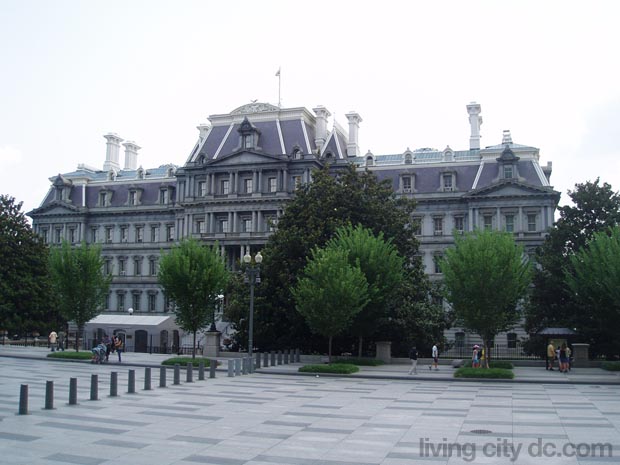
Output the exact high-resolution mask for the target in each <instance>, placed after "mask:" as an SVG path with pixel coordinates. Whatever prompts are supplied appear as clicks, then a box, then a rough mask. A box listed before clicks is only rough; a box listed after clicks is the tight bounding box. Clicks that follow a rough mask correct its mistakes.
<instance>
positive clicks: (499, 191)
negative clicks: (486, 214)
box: [464, 180, 556, 198]
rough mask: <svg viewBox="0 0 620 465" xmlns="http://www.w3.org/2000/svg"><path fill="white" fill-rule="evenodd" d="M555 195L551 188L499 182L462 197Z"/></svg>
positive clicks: (515, 182)
mask: <svg viewBox="0 0 620 465" xmlns="http://www.w3.org/2000/svg"><path fill="white" fill-rule="evenodd" d="M541 194H547V195H549V194H556V192H555V191H554V190H553V189H552V188H551V187H539V186H533V185H531V184H525V183H522V182H519V181H506V180H504V181H500V182H498V183H495V184H491V185H489V186H485V187H481V188H479V189H475V190H472V191H470V192H468V193H467V194H465V196H464V197H469V198H484V197H522V196H524V195H541Z"/></svg>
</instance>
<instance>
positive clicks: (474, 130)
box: [467, 102, 482, 150]
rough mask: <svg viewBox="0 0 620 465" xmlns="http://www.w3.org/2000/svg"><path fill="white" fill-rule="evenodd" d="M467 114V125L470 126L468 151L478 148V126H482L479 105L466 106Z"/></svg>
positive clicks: (473, 103)
mask: <svg viewBox="0 0 620 465" xmlns="http://www.w3.org/2000/svg"><path fill="white" fill-rule="evenodd" d="M467 113H469V125H470V126H471V136H470V137H469V148H470V150H474V149H479V148H480V125H481V124H482V116H480V105H479V104H477V103H476V102H471V103H470V104H469V105H467Z"/></svg>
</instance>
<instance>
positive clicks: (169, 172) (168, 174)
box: [166, 166, 175, 178]
mask: <svg viewBox="0 0 620 465" xmlns="http://www.w3.org/2000/svg"><path fill="white" fill-rule="evenodd" d="M174 172H175V170H174V167H173V166H171V167H169V168H168V169H167V170H166V177H167V178H171V177H173V176H174Z"/></svg>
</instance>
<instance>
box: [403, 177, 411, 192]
mask: <svg viewBox="0 0 620 465" xmlns="http://www.w3.org/2000/svg"><path fill="white" fill-rule="evenodd" d="M403 192H411V176H404V177H403Z"/></svg>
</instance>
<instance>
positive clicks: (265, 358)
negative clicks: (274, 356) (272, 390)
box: [263, 352, 269, 368]
mask: <svg viewBox="0 0 620 465" xmlns="http://www.w3.org/2000/svg"><path fill="white" fill-rule="evenodd" d="M263 366H264V367H265V368H267V367H268V366H269V352H265V353H264V354H263Z"/></svg>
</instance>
